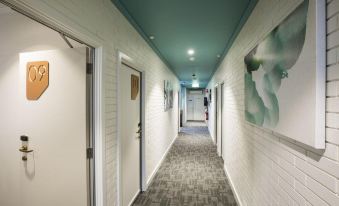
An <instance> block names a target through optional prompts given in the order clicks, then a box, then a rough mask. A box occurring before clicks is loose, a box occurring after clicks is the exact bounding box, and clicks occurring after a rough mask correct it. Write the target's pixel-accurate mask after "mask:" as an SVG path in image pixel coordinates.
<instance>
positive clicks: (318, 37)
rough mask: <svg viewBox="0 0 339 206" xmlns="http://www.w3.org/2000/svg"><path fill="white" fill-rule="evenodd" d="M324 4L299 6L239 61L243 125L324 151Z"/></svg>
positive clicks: (311, 1) (308, 0)
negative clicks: (242, 70) (241, 66)
mask: <svg viewBox="0 0 339 206" xmlns="http://www.w3.org/2000/svg"><path fill="white" fill-rule="evenodd" d="M325 5H326V1H325V0H319V1H318V0H304V1H303V2H301V3H300V4H299V5H298V6H297V7H296V8H295V9H294V10H293V11H292V12H291V13H290V14H289V15H288V16H287V17H286V18H285V19H283V21H282V22H281V23H280V24H279V25H277V26H276V27H275V28H274V29H273V30H272V31H271V32H270V33H269V34H268V35H267V36H266V37H265V38H264V39H263V41H261V42H260V43H259V44H258V45H256V46H255V47H254V48H253V49H252V50H251V51H250V52H249V53H248V54H247V55H246V56H245V58H244V62H245V119H246V120H247V121H248V122H250V123H252V124H255V125H258V126H261V127H264V128H268V129H270V130H272V131H273V132H276V133H278V134H281V135H283V136H286V137H288V138H291V139H294V140H297V141H298V142H301V143H304V144H306V145H309V146H312V147H314V148H318V149H323V148H324V147H325V86H326V73H325V72H326V69H325V66H326V65H325V64H326V63H325V58H326V33H325V32H326V27H325V26H326V19H325V8H326V7H325Z"/></svg>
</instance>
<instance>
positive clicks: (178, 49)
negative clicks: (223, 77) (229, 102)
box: [112, 0, 257, 88]
mask: <svg viewBox="0 0 339 206" xmlns="http://www.w3.org/2000/svg"><path fill="white" fill-rule="evenodd" d="M112 1H113V3H114V4H115V5H116V6H117V8H118V9H119V10H120V11H121V12H122V13H123V14H124V15H125V17H126V18H127V19H128V20H129V21H130V22H131V24H132V25H133V26H134V27H135V28H136V29H137V30H138V31H139V33H140V34H141V35H142V36H143V37H144V38H145V40H146V41H147V42H148V43H149V44H150V46H151V47H152V48H153V49H154V50H155V51H156V52H157V53H158V55H159V56H160V57H161V58H162V60H163V61H164V62H165V63H166V64H167V65H168V67H169V68H170V69H172V70H173V72H174V73H175V74H176V75H177V76H178V77H179V79H180V80H181V81H182V82H183V83H186V86H187V87H191V85H190V84H191V82H192V74H196V76H197V78H198V80H199V83H200V87H202V88H203V87H205V86H206V84H207V83H208V81H209V80H210V78H211V76H212V75H213V73H214V71H215V70H216V68H217V67H218V65H219V64H220V61H221V60H222V58H223V57H224V56H225V54H226V53H227V51H228V49H229V48H230V46H231V45H232V43H233V41H234V39H235V37H236V36H237V34H238V33H239V31H240V29H241V28H242V26H243V24H244V23H245V22H246V20H247V18H248V16H249V15H250V13H251V12H252V10H253V8H254V6H255V5H256V3H257V0H112ZM150 36H154V37H155V39H153V40H151V39H150ZM188 49H194V51H195V54H194V55H193V56H194V58H195V60H194V61H190V60H189V57H190V56H189V55H188V54H187V50H188ZM218 55H220V56H219V58H218Z"/></svg>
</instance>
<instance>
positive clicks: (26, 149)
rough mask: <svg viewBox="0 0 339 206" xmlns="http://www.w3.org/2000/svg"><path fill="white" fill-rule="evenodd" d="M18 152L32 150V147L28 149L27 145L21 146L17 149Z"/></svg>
mask: <svg viewBox="0 0 339 206" xmlns="http://www.w3.org/2000/svg"><path fill="white" fill-rule="evenodd" d="M19 151H20V152H23V153H30V152H33V150H32V149H28V147H27V146H22V147H21V148H20V149H19Z"/></svg>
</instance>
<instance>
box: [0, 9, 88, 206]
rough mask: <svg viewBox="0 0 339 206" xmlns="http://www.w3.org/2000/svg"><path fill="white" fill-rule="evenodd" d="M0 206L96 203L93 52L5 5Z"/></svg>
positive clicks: (0, 20)
mask: <svg viewBox="0 0 339 206" xmlns="http://www.w3.org/2000/svg"><path fill="white" fill-rule="evenodd" d="M0 25H1V28H2V29H1V31H0V36H1V37H2V38H1V40H0V42H1V45H2V51H1V52H0V59H1V62H2V65H1V66H0V95H1V96H2V97H5V98H2V100H1V107H0V112H1V114H2V115H1V125H0V145H1V150H0V163H1V165H2V166H3V167H2V169H1V170H0V182H1V183H2V184H1V185H0V205H8V206H18V205H23V206H44V205H51V206H57V205H65V206H71V205H72V206H73V205H74V206H83V205H93V200H94V192H93V191H94V184H93V183H94V172H93V171H94V165H93V147H94V143H93V127H92V125H93V123H94V122H93V103H92V102H93V87H92V84H93V75H92V74H93V73H92V72H93V62H94V56H93V50H94V49H93V48H92V47H90V46H87V45H85V44H83V43H80V42H77V41H75V40H73V39H72V38H69V37H68V36H66V35H65V34H60V33H58V32H56V31H54V30H52V29H50V28H48V27H46V26H44V25H42V24H40V23H38V22H36V21H34V20H32V19H30V18H28V17H26V16H23V15H21V14H19V13H17V12H16V11H14V10H12V9H11V8H9V7H7V6H5V5H3V4H1V3H0Z"/></svg>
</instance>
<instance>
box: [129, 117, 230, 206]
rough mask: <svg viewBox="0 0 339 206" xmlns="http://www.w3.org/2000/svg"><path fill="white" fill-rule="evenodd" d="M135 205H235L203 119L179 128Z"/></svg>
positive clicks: (221, 164) (219, 159)
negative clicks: (157, 168) (165, 154)
mask: <svg viewBox="0 0 339 206" xmlns="http://www.w3.org/2000/svg"><path fill="white" fill-rule="evenodd" d="M134 205H136V206H139V205H154V206H156V205H161V206H167V205H168V206H169V205H171V206H173V205H195V206H198V205H199V206H200V205H223V206H229V205H231V206H233V205H236V202H235V199H234V196H233V193H232V190H231V188H230V186H229V184H228V182H227V179H226V175H225V173H224V170H223V162H222V159H221V158H220V157H218V155H217V152H216V146H215V145H214V144H213V142H212V139H211V137H210V136H209V132H208V129H207V127H206V126H205V124H204V123H200V122H189V123H188V127H185V128H183V129H182V131H181V132H180V133H179V137H178V138H177V140H176V141H175V142H174V144H173V146H172V148H171V149H170V151H169V153H168V155H167V157H166V159H165V160H164V162H163V164H162V165H161V167H160V169H159V170H158V173H157V174H156V176H155V177H154V179H153V182H152V184H151V185H150V186H149V188H148V190H147V191H146V192H144V193H141V194H140V195H139V196H138V197H137V199H136V200H135V202H134Z"/></svg>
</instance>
